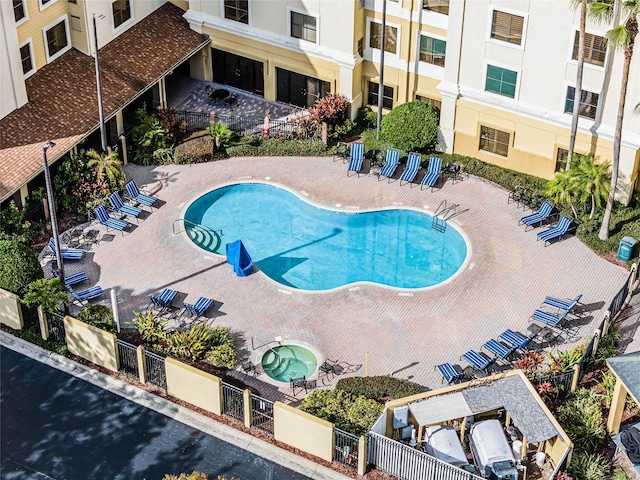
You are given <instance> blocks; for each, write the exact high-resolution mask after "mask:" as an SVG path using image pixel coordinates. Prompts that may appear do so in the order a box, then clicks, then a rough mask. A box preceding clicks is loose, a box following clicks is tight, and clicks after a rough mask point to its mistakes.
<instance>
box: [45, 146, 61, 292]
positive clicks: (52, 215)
mask: <svg viewBox="0 0 640 480" xmlns="http://www.w3.org/2000/svg"><path fill="white" fill-rule="evenodd" d="M55 146H56V144H55V143H53V142H52V141H51V140H49V141H48V142H47V143H45V144H44V145H43V147H42V164H43V167H44V182H45V184H46V186H47V200H48V201H47V203H48V204H49V218H51V231H52V233H53V243H54V244H55V247H56V261H57V262H58V277H59V278H60V280H61V281H62V284H63V285H64V264H63V262H62V254H61V253H60V239H59V238H58V219H57V217H56V206H55V201H54V199H53V187H52V186H51V174H50V173H49V163H47V149H49V148H53V147H55Z"/></svg>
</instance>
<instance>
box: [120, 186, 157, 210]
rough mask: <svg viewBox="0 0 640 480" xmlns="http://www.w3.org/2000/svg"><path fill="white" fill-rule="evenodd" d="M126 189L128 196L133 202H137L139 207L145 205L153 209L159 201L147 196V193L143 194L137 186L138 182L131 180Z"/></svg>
mask: <svg viewBox="0 0 640 480" xmlns="http://www.w3.org/2000/svg"><path fill="white" fill-rule="evenodd" d="M124 188H125V189H126V190H127V195H129V198H130V199H131V201H132V202H136V203H138V204H139V205H145V206H147V207H151V208H153V205H154V204H155V203H156V202H157V201H158V199H157V198H155V197H152V196H150V195H147V194H146V193H142V192H141V191H140V189H139V188H138V185H136V182H134V181H133V180H129V181H128V182H127V184H126V185H125V186H124Z"/></svg>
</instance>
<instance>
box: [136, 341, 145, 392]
mask: <svg viewBox="0 0 640 480" xmlns="http://www.w3.org/2000/svg"><path fill="white" fill-rule="evenodd" d="M136 356H137V357H138V376H139V377H140V382H141V383H147V361H146V360H145V358H144V347H143V346H142V345H138V348H136Z"/></svg>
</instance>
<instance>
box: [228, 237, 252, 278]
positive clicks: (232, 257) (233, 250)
mask: <svg viewBox="0 0 640 480" xmlns="http://www.w3.org/2000/svg"><path fill="white" fill-rule="evenodd" d="M227 263H230V264H231V265H233V271H234V272H236V275H237V276H239V277H246V276H247V275H249V274H251V273H252V272H253V262H252V261H251V257H250V256H249V252H247V249H246V248H244V245H243V243H242V241H241V240H236V241H235V242H233V243H227Z"/></svg>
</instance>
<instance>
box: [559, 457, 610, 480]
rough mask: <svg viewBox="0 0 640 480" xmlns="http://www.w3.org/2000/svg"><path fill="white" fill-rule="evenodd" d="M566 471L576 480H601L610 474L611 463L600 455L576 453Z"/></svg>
mask: <svg viewBox="0 0 640 480" xmlns="http://www.w3.org/2000/svg"><path fill="white" fill-rule="evenodd" d="M567 471H568V473H569V475H571V476H572V477H573V478H575V479H576V480H603V479H605V478H609V475H610V474H611V462H609V460H607V459H606V458H605V457H603V456H602V455H600V454H589V453H586V452H581V451H576V453H575V454H574V456H573V458H572V459H571V464H570V465H569V468H568V469H567Z"/></svg>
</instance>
